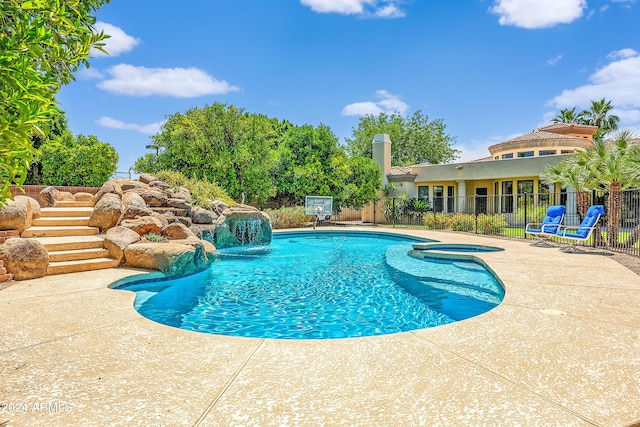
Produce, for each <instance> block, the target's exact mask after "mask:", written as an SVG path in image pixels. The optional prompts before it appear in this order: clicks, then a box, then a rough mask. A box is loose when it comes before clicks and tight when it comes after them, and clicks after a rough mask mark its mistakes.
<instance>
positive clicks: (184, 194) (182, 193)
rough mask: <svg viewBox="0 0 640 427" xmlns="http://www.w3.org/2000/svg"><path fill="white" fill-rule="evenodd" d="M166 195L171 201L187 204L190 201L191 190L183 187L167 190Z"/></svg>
mask: <svg viewBox="0 0 640 427" xmlns="http://www.w3.org/2000/svg"><path fill="white" fill-rule="evenodd" d="M166 193H167V196H169V198H171V199H183V200H186V201H188V202H190V201H191V190H189V189H188V188H185V187H180V188H178V189H177V190H168V191H167V192H166Z"/></svg>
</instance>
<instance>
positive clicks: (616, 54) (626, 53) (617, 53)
mask: <svg viewBox="0 0 640 427" xmlns="http://www.w3.org/2000/svg"><path fill="white" fill-rule="evenodd" d="M634 56H638V52H636V51H635V50H633V49H629V48H627V49H620V50H614V51H613V52H611V53H609V54H608V55H607V58H609V59H612V60H615V59H626V58H633V57H634Z"/></svg>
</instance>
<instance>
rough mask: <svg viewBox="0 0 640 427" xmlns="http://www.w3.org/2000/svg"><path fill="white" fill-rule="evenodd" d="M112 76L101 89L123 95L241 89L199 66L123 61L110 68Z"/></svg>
mask: <svg viewBox="0 0 640 427" xmlns="http://www.w3.org/2000/svg"><path fill="white" fill-rule="evenodd" d="M108 72H109V74H110V75H111V78H110V79H108V80H104V81H102V82H101V83H99V84H98V87H99V88H100V89H104V90H106V91H108V92H111V93H115V94H119V95H130V96H152V95H159V96H173V97H176V98H195V97H198V96H203V95H218V94H225V93H229V92H234V91H238V90H240V89H239V88H238V87H236V86H232V85H230V84H229V83H227V82H226V81H224V80H217V79H215V78H214V77H211V76H210V75H208V74H207V73H205V72H204V71H202V70H199V69H197V68H146V67H136V66H133V65H128V64H119V65H116V66H114V67H111V68H110V69H109V71H108Z"/></svg>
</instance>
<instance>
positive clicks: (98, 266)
mask: <svg viewBox="0 0 640 427" xmlns="http://www.w3.org/2000/svg"><path fill="white" fill-rule="evenodd" d="M117 266H118V261H117V260H115V259H113V258H94V259H89V260H76V261H59V262H49V266H48V267H47V274H64V273H77V272H79V271H92V270H102V269H105V268H115V267H117Z"/></svg>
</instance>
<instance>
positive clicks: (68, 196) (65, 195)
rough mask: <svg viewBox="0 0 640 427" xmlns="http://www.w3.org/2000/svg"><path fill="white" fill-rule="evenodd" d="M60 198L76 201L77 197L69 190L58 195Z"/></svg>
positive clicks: (65, 200) (66, 200)
mask: <svg viewBox="0 0 640 427" xmlns="http://www.w3.org/2000/svg"><path fill="white" fill-rule="evenodd" d="M58 200H62V201H64V202H75V201H76V198H75V196H74V195H73V194H71V193H70V192H68V191H61V192H60V194H59V195H58Z"/></svg>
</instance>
